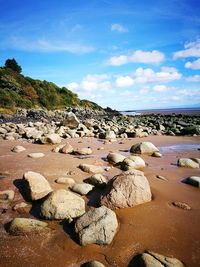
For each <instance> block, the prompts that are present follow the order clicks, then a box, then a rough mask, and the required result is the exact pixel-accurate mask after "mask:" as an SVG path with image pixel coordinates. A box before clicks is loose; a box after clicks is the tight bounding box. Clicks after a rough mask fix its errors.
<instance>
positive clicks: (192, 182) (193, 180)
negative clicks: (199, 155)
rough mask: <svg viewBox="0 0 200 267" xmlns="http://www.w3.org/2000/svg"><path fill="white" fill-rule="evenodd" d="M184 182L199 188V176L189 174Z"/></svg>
mask: <svg viewBox="0 0 200 267" xmlns="http://www.w3.org/2000/svg"><path fill="white" fill-rule="evenodd" d="M186 183H187V184H190V185H193V186H196V187H199V188H200V177H198V176H191V177H188V178H187V179H186Z"/></svg>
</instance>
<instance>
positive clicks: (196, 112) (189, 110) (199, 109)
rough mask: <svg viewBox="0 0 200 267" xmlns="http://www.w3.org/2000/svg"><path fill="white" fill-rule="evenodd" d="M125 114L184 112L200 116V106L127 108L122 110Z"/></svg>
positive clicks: (184, 113)
mask: <svg viewBox="0 0 200 267" xmlns="http://www.w3.org/2000/svg"><path fill="white" fill-rule="evenodd" d="M120 113H122V114H123V115H129V116H137V115H145V114H163V115H170V114H176V115H178V114H182V115H193V116H200V107H197V108H163V109H140V110H126V111H120Z"/></svg>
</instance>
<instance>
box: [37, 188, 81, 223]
mask: <svg viewBox="0 0 200 267" xmlns="http://www.w3.org/2000/svg"><path fill="white" fill-rule="evenodd" d="M83 213H85V201H84V200H83V199H82V198H81V197H79V196H77V195H75V194H74V193H72V192H70V191H66V190H65V189H57V190H55V191H53V192H52V193H51V194H49V196H48V197H47V199H46V200H45V201H44V202H43V204H42V206H41V215H42V216H43V217H44V218H46V219H58V220H62V219H68V220H72V219H73V218H76V217H79V216H81V215H82V214H83Z"/></svg>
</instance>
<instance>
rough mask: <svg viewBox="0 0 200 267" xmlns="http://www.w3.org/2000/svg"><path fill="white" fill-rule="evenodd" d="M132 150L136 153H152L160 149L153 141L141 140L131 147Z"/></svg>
mask: <svg viewBox="0 0 200 267" xmlns="http://www.w3.org/2000/svg"><path fill="white" fill-rule="evenodd" d="M130 152H131V153H136V154H146V155H152V154H153V153H154V152H159V150H158V148H157V147H155V146H154V145H153V144H152V143H151V142H141V143H138V144H135V145H133V146H132V147H131V149H130Z"/></svg>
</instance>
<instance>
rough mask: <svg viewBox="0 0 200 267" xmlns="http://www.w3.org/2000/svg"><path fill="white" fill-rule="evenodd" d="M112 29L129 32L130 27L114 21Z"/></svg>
mask: <svg viewBox="0 0 200 267" xmlns="http://www.w3.org/2000/svg"><path fill="white" fill-rule="evenodd" d="M111 31H116V32H120V33H124V32H128V29H127V28H125V27H124V26H122V25H121V24H118V23H114V24H112V25H111Z"/></svg>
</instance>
